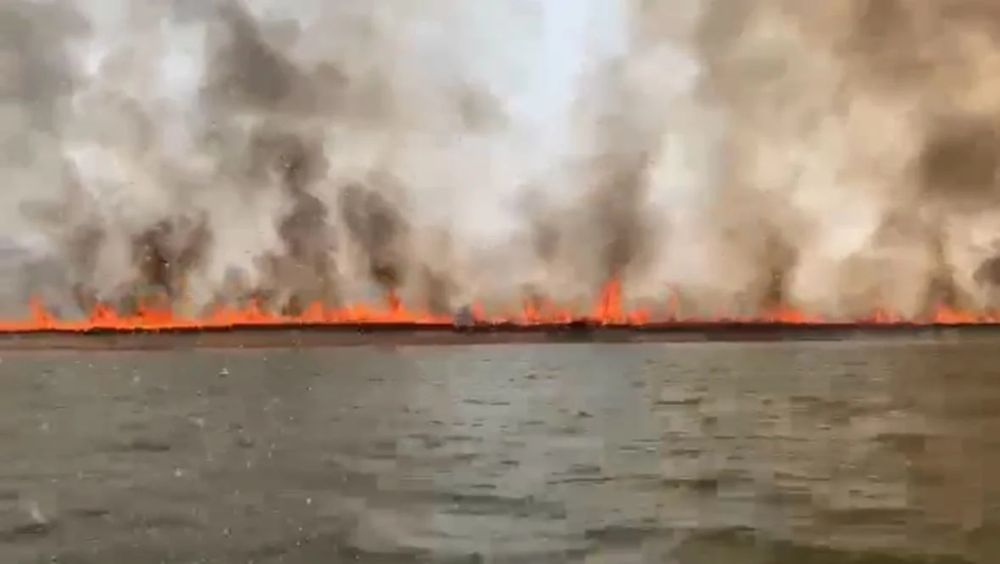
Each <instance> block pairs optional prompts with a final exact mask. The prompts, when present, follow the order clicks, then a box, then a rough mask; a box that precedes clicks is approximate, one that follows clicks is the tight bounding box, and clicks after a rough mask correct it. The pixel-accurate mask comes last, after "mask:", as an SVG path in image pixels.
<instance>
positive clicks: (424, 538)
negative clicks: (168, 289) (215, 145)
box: [0, 340, 1000, 564]
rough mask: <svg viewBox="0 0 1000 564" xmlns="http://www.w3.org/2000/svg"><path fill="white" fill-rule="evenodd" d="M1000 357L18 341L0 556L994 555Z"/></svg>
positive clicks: (797, 348)
mask: <svg viewBox="0 0 1000 564" xmlns="http://www.w3.org/2000/svg"><path fill="white" fill-rule="evenodd" d="M998 372H1000V347H997V343H996V342H990V341H988V340H977V341H964V342H962V341H959V342H932V341H923V342H898V341H895V342H889V341H859V342H844V343H769V344H722V343H718V344H641V345H624V344H618V345H615V344H587V345H569V344H563V345H516V346H504V345H486V346H469V347H409V348H407V347H403V348H387V347H370V348H330V349H319V348H315V349H303V350H268V351H263V350H255V351H250V350H238V349H233V350H216V351H209V350H199V351H191V350H185V351H179V352H120V351H119V352H100V353H92V354H87V355H80V354H79V353H35V352H32V353H28V352H19V353H8V354H7V355H6V356H4V357H3V359H2V362H0V441H2V442H0V445H2V446H3V451H2V452H3V457H2V458H0V561H2V562H35V561H38V562H48V561H50V559H52V558H55V559H56V560H57V561H59V562H92V563H113V562H128V563H134V562H251V561H252V562H258V563H261V562H301V563H304V562H338V561H361V562H425V561H426V562H519V563H527V562H594V563H596V562H608V563H615V564H618V563H629V562H665V563H681V564H688V563H691V564H701V563H706V564H708V563H712V564H714V563H743V562H749V563H775V564H777V563H789V564H793V563H794V564H798V563H839V562H864V563H869V564H871V563H918V562H919V563H923V562H940V563H946V562H947V563H952V562H954V563H960V562H983V563H986V562H990V563H992V562H997V561H1000V558H998V555H1000V535H998V533H1000V527H998V524H1000V506H998V504H997V502H998V501H1000V477H998V476H1000V475H998V473H997V471H998V470H1000V373H998Z"/></svg>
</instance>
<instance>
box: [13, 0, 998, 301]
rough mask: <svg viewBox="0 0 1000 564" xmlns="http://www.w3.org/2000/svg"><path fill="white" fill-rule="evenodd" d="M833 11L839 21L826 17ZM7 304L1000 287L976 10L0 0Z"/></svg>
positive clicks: (865, 1)
mask: <svg viewBox="0 0 1000 564" xmlns="http://www.w3.org/2000/svg"><path fill="white" fill-rule="evenodd" d="M827 4H829V5H827ZM0 29H2V30H3V33H0V77H2V80H0V147H2V149H3V150H2V151H0V166H2V167H3V170H4V179H5V182H6V186H5V187H4V190H3V192H2V196H0V197H2V198H3V201H2V202H0V203H2V204H3V205H2V207H0V209H2V210H4V212H3V213H4V216H3V222H0V223H2V225H0V236H2V237H4V238H5V239H6V240H9V241H12V242H13V243H14V244H16V245H17V246H19V247H21V248H27V249H30V250H31V252H32V256H33V258H32V259H31V260H30V261H27V262H24V261H25V260H26V259H24V258H23V257H21V255H19V254H16V253H15V254H16V256H15V255H13V254H12V255H11V258H10V259H9V260H10V261H21V262H19V263H18V264H22V263H23V264H24V265H25V266H24V267H23V268H19V269H14V270H12V271H11V272H10V273H6V274H4V276H6V277H7V278H9V279H10V283H9V284H7V285H6V286H7V287H8V288H10V290H9V291H8V292H7V293H8V294H9V295H7V296H4V297H2V299H0V301H2V302H4V303H3V305H4V306H5V308H6V309H5V311H8V310H10V309H11V308H16V307H19V306H23V305H24V304H26V303H27V301H28V295H29V294H31V295H40V296H41V297H43V299H45V300H46V302H48V303H50V304H53V306H55V307H57V308H58V309H59V310H60V311H59V313H60V314H61V315H67V316H69V315H79V314H83V313H85V312H86V311H88V310H89V308H91V307H92V306H93V305H94V304H95V303H98V302H105V303H111V304H114V305H115V306H116V307H118V308H120V309H122V310H128V309H130V308H135V307H137V306H138V305H139V304H140V302H142V301H148V300H159V301H161V302H164V303H166V304H169V305H170V306H171V307H173V308H174V309H176V310H179V311H182V312H184V313H188V314H197V313H200V312H204V311H206V310H208V309H210V308H212V307H214V306H216V305H219V304H238V303H242V302H245V301H247V300H250V299H254V300H257V301H258V303H261V304H262V305H264V306H265V307H267V308H269V309H272V310H276V311H286V312H293V313H294V312H297V311H301V310H302V309H303V308H304V307H306V306H308V305H309V304H310V303H313V302H316V301H322V302H324V303H327V304H330V305H336V304H346V303H352V302H356V301H358V300H365V301H371V300H379V299H383V298H384V297H385V296H386V295H389V294H392V295H398V296H400V297H401V298H402V299H403V301H404V303H406V304H407V305H408V306H409V307H412V308H415V309H427V310H431V311H435V312H448V311H455V310H456V309H457V308H460V307H463V306H465V305H467V304H469V303H470V302H473V301H476V302H479V303H482V304H484V305H485V306H486V307H488V308H501V307H510V306H511V305H516V304H519V303H521V302H522V301H523V300H524V299H545V300H552V301H556V302H560V303H563V304H566V305H568V306H571V307H577V308H581V309H582V308H588V307H589V306H590V304H592V303H593V302H594V300H595V298H596V296H597V295H598V294H599V292H600V291H601V288H602V287H603V286H604V285H605V284H606V283H607V282H609V281H610V280H613V279H614V280H620V281H621V282H622V283H623V285H624V290H625V294H626V296H628V297H629V299H630V300H632V301H634V302H637V303H648V304H651V305H653V306H654V307H664V305H665V303H666V300H667V298H668V297H669V296H677V297H678V298H679V300H680V307H681V309H682V312H681V313H682V314H715V313H723V312H724V313H730V314H754V313H760V312H762V311H764V310H768V309H772V308H776V307H784V306H793V307H798V308H802V309H804V310H807V311H811V312H815V313H820V314H824V315H828V316H844V317H853V316H859V315H866V314H868V313H871V312H872V311H873V310H875V309H879V308H881V309H889V310H893V311H898V312H900V313H903V314H905V315H910V316H917V315H923V314H926V313H928V312H929V311H931V309H932V308H934V307H937V306H940V305H947V306H952V307H961V308H971V309H986V308H993V307H995V306H996V305H997V301H998V300H1000V275H998V274H997V270H998V268H997V261H1000V258H998V257H1000V245H998V242H1000V239H998V237H997V235H998V233H997V230H996V227H995V225H996V220H997V219H998V218H1000V213H998V212H1000V198H998V192H997V190H996V183H997V168H998V161H1000V157H998V155H1000V152H998V150H1000V129H998V127H1000V120H998V118H1000V96H998V95H997V94H1000V92H998V89H1000V82H998V81H997V79H995V78H993V77H997V76H1000V45H998V41H1000V33H998V32H1000V9H998V8H996V7H994V6H993V3H992V2H990V1H988V0H914V1H912V2H902V1H890V0H845V1H842V2H834V3H803V2H792V1H788V0H753V1H746V2H728V1H724V0H663V1H648V0H616V1H614V2H605V1H601V0H558V1H556V0H550V1H541V0H515V1H502V2H501V1H493V0H489V1H482V2H474V3H473V2H461V1H459V0H430V1H427V2H421V3H419V7H418V6H416V5H415V4H414V3H412V2H406V1H404V0H382V1H380V2H322V1H319V0H299V1H296V2H280V3H279V2H274V1H269V0H216V1H212V2H195V1H189V0H173V1H171V2H157V3H135V2H127V1H125V0H117V1H114V2H97V1H95V0H9V1H6V2H4V3H3V6H2V7H0Z"/></svg>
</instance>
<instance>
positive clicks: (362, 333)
mask: <svg viewBox="0 0 1000 564" xmlns="http://www.w3.org/2000/svg"><path fill="white" fill-rule="evenodd" d="M983 334H995V335H1000V324H981V325H969V324H955V325H952V324H920V323H898V324H878V323H872V324H866V323H823V324H795V323H763V322H753V323H742V322H733V323H725V322H722V323H720V322H672V323H653V324H646V325H598V324H590V323H586V322H578V323H565V324H541V325H520V324H513V323H511V324H474V325H467V326H458V325H452V324H411V323H365V324H318V325H253V326H241V327H235V328H232V327H222V328H217V327H213V328H202V329H192V328H177V329H160V330H150V329H136V330H120V329H100V328H98V329H91V330H88V331H83V332H66V331H32V332H23V333H6V334H0V349H6V350H32V349H68V350H101V349H177V348H186V347H191V348H205V347H208V348H244V347H245V348H272V347H316V346H350V345H379V344H384V345H420V344H431V345H448V344H484V343H545V342H581V343H582V342H701V341H730V342H751V341H781V340H845V339H859V338H866V337H904V338H913V337H924V338H939V337H954V336H966V335H983Z"/></svg>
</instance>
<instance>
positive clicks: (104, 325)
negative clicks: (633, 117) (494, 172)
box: [0, 280, 1000, 333]
mask: <svg viewBox="0 0 1000 564" xmlns="http://www.w3.org/2000/svg"><path fill="white" fill-rule="evenodd" d="M30 309H31V315H30V317H29V318H27V319H23V320H13V321H0V333H31V332H43V331H57V332H88V331H96V330H103V331H122V332H127V331H150V332H155V331H167V330H184V329H189V330H198V329H227V328H243V327H270V326H296V325H299V326H302V325H309V326H316V325H319V326H322V325H329V326H336V325H373V326H377V325H386V324H393V325H414V326H426V325H450V324H453V323H455V321H456V320H455V318H454V317H453V316H450V315H434V314H431V313H427V312H420V311H413V310H410V309H408V308H407V307H406V306H405V305H404V304H403V302H402V300H401V299H400V298H399V296H398V295H396V294H395V293H393V292H390V293H389V295H387V296H386V304H385V305H383V306H371V305H366V304H360V303H359V304H353V305H349V306H345V307H337V308H331V307H328V306H326V305H324V304H322V303H313V304H311V305H309V306H308V307H306V308H305V309H303V310H302V312H301V313H300V314H297V315H282V314H276V313H272V312H268V311H266V310H264V309H263V308H261V307H260V305H259V304H258V303H256V302H254V303H251V304H250V305H248V306H246V307H243V308H232V307H219V308H217V309H215V310H214V311H212V312H211V313H209V314H208V315H205V316H204V317H201V318H187V317H184V316H181V315H178V314H176V313H175V312H173V311H171V310H170V309H169V308H166V307H163V306H157V305H155V304H149V303H145V304H140V306H139V307H138V308H137V312H136V313H135V314H131V315H123V314H120V313H119V312H117V311H115V310H114V309H113V308H110V307H108V306H106V305H98V306H96V307H95V308H94V309H93V311H92V312H91V314H90V316H89V317H88V318H87V319H83V320H77V321H71V320H63V319H59V318H57V317H56V316H54V315H53V314H52V313H51V312H50V311H49V310H48V309H47V308H46V307H45V304H43V303H42V302H41V301H40V300H38V299H33V300H31V303H30ZM663 311H664V312H665V313H664V314H663V315H659V316H656V315H653V313H652V311H651V310H648V309H628V308H627V307H626V305H625V300H624V298H623V293H622V285H621V283H620V281H618V280H612V281H611V282H609V283H608V284H607V285H605V286H604V288H603V289H602V291H601V293H600V297H599V299H598V301H597V303H596V304H595V305H594V308H593V310H592V312H591V313H590V314H589V315H582V316H581V315H575V314H574V312H572V311H570V310H567V309H563V308H560V307H558V306H557V305H556V304H554V303H552V302H550V301H546V300H529V301H527V302H525V304H524V305H523V307H522V310H521V311H520V312H516V313H513V314H510V315H500V316H489V315H487V314H486V312H485V310H484V309H483V307H482V306H481V305H479V304H473V305H472V307H471V308H470V312H471V316H472V320H473V321H474V322H475V323H477V324H487V325H489V324H509V325H518V326H535V325H549V324H567V323H571V322H575V321H582V322H587V323H591V324H597V325H617V326H642V325H648V324H651V323H657V324H675V325H683V324H690V323H710V322H720V323H722V322H726V323H745V324H754V323H756V324H764V323H771V324H775V323H776V324H785V325H822V324H827V323H831V322H830V321H828V320H824V319H823V318H821V317H818V316H812V315H808V314H807V313H805V312H803V311H800V310H797V309H794V308H778V309H775V310H772V311H768V312H765V313H764V314H763V315H761V316H759V317H756V318H738V317H737V318H733V317H728V316H725V315H719V316H716V317H714V318H711V319H698V318H684V317H681V316H679V315H678V299H677V295H676V294H675V293H671V294H670V295H669V297H668V299H667V300H666V301H665V303H664V304H663ZM855 323H856V324H858V325H903V324H910V325H914V324H916V325H972V324H985V323H1000V315H996V314H991V313H974V312H967V311H960V310H955V309H952V308H946V307H939V308H937V309H936V311H935V312H934V313H933V314H932V315H930V316H929V317H928V318H927V319H922V320H907V319H905V318H903V317H902V316H900V315H897V314H895V313H893V312H891V311H886V310H876V311H873V312H872V313H871V315H870V316H868V317H867V318H864V319H860V320H856V321H855Z"/></svg>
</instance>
